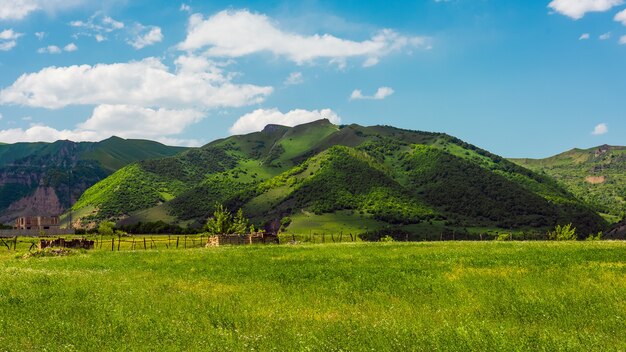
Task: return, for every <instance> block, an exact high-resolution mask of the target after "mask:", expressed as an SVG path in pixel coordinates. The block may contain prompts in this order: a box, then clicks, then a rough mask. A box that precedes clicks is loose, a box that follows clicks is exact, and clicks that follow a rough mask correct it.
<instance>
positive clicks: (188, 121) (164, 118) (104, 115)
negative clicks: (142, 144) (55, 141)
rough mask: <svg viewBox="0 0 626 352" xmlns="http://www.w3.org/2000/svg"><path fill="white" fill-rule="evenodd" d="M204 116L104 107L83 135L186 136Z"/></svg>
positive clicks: (189, 112)
mask: <svg viewBox="0 0 626 352" xmlns="http://www.w3.org/2000/svg"><path fill="white" fill-rule="evenodd" d="M204 115H205V114H204V113H202V112H201V111H196V110H193V109H185V110H168V109H162V108H161V109H150V108H143V107H138V106H132V105H100V106H97V107H96V108H95V109H94V111H93V114H92V115H91V117H90V118H89V119H88V120H87V121H85V122H83V123H80V124H79V125H78V126H77V127H78V130H79V131H90V132H93V133H96V134H100V135H103V136H110V135H118V136H120V137H123V138H145V137H159V136H163V135H166V136H167V135H175V134H179V133H181V132H183V131H184V130H185V129H186V128H187V127H188V126H190V125H192V124H195V123H197V122H199V121H200V120H201V119H202V118H203V117H204Z"/></svg>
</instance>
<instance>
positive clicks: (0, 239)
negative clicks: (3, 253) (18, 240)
mask: <svg viewBox="0 0 626 352" xmlns="http://www.w3.org/2000/svg"><path fill="white" fill-rule="evenodd" d="M0 241H2V244H3V245H5V246H7V251H10V250H11V247H9V245H8V244H7V243H6V242H4V240H3V239H2V238H0Z"/></svg>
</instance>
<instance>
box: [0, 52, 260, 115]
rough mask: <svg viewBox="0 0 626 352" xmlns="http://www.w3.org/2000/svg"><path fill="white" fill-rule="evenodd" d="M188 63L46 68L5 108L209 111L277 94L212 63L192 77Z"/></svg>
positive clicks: (0, 100)
mask: <svg viewBox="0 0 626 352" xmlns="http://www.w3.org/2000/svg"><path fill="white" fill-rule="evenodd" d="M198 60H200V61H202V60H201V59H198ZM186 61H190V60H189V59H187V60H185V59H182V58H179V60H177V64H178V72H171V71H170V70H169V68H168V67H167V66H165V65H164V64H163V63H162V62H161V61H160V60H159V59H157V58H146V59H144V60H141V61H131V62H128V63H116V64H98V65H94V66H90V65H80V66H78V65H73V66H67V67H46V68H44V69H42V70H41V71H39V72H35V73H28V74H23V75H22V76H20V77H19V78H18V79H17V80H16V81H15V82H14V83H13V84H12V85H10V86H9V87H7V88H4V89H2V90H1V91H0V104H19V105H24V106H31V107H42V108H48V109H58V108H63V107H66V106H69V105H101V104H112V105H117V104H129V105H136V106H160V107H166V108H175V109H177V108H181V107H183V108H194V107H195V108H201V109H202V108H204V109H206V108H216V107H240V106H244V105H249V104H254V103H258V102H261V101H263V99H264V98H265V97H266V96H267V95H269V94H270V93H271V92H272V88H271V87H260V86H255V85H251V84H235V83H232V82H231V80H230V77H228V76H226V75H224V74H223V72H222V71H221V69H220V68H219V67H217V66H216V65H213V64H211V63H210V62H209V61H206V60H205V61H204V64H205V65H206V66H205V69H206V71H203V72H190V70H189V68H188V67H187V66H188V65H189V64H186ZM185 65H187V66H185Z"/></svg>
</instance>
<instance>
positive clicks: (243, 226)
mask: <svg viewBox="0 0 626 352" xmlns="http://www.w3.org/2000/svg"><path fill="white" fill-rule="evenodd" d="M247 230H248V219H246V218H244V217H243V210H241V208H239V210H238V211H237V214H236V215H235V217H234V218H233V221H232V225H231V228H230V233H236V234H244V233H246V232H247Z"/></svg>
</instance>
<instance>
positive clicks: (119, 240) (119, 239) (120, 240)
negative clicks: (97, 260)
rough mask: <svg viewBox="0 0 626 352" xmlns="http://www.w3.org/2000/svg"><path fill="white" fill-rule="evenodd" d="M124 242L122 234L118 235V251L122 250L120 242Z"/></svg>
mask: <svg viewBox="0 0 626 352" xmlns="http://www.w3.org/2000/svg"><path fill="white" fill-rule="evenodd" d="M121 243H122V235H117V251H118V252H119V251H120V244H121Z"/></svg>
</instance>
